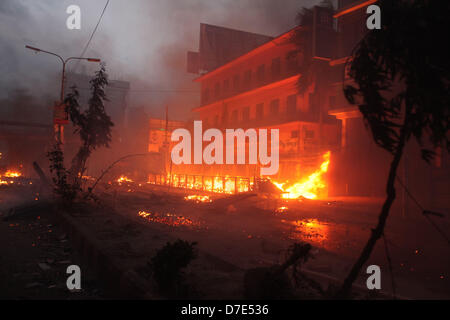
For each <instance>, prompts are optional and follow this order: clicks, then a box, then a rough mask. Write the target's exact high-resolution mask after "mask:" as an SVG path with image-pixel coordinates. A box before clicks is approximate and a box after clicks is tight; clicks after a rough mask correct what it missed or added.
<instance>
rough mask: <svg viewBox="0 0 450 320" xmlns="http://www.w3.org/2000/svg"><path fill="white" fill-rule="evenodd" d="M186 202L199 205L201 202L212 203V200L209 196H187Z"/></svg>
mask: <svg viewBox="0 0 450 320" xmlns="http://www.w3.org/2000/svg"><path fill="white" fill-rule="evenodd" d="M184 200H186V201H195V202H197V203H200V202H212V200H211V199H210V198H209V196H201V195H197V194H194V195H191V196H186V197H184Z"/></svg>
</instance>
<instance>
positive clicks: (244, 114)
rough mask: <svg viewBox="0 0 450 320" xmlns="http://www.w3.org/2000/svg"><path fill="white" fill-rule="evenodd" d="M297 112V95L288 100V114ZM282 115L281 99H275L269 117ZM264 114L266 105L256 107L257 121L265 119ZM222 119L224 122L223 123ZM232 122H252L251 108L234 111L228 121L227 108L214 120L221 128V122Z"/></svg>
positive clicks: (259, 104)
mask: <svg viewBox="0 0 450 320" xmlns="http://www.w3.org/2000/svg"><path fill="white" fill-rule="evenodd" d="M239 111H240V112H241V117H240V118H239ZM296 112H297V95H296V94H292V95H290V96H288V97H287V98H286V114H288V115H294V114H295V113H296ZM279 115H280V99H273V100H272V101H271V102H270V104H269V113H268V114H267V116H271V117H276V116H279ZM265 116H266V115H265V113H264V103H258V104H257V105H256V117H255V118H256V120H262V119H264V117H265ZM221 118H222V121H221ZM228 120H230V122H231V123H237V122H240V121H242V122H245V121H249V120H250V106H248V107H244V108H242V109H234V110H233V111H232V112H231V116H230V118H229V119H228V116H227V113H226V108H225V110H224V113H223V114H222V117H220V116H219V115H216V116H215V118H214V125H215V126H219V125H220V124H221V122H222V123H223V122H227V121H228Z"/></svg>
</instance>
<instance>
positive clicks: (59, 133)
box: [25, 46, 100, 144]
mask: <svg viewBox="0 0 450 320" xmlns="http://www.w3.org/2000/svg"><path fill="white" fill-rule="evenodd" d="M25 48H27V49H30V50H33V51H35V52H36V53H38V52H44V53H47V54H51V55H52V56H55V57H58V58H59V59H60V60H61V62H62V76H61V92H60V98H59V99H60V100H59V107H61V106H62V105H63V103H64V81H65V76H66V64H67V63H68V62H69V61H70V60H86V61H89V62H100V59H96V58H82V57H70V58H67V59H65V60H64V59H63V58H62V57H61V56H60V55H58V54H56V53H53V52H50V51H46V50H42V49H39V48H35V47H31V46H25ZM53 121H54V129H55V140H56V141H57V142H58V143H59V144H62V143H63V142H64V127H63V125H62V123H61V122H58V121H57V119H56V118H54V119H53Z"/></svg>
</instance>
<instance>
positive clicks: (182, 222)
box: [138, 211, 201, 227]
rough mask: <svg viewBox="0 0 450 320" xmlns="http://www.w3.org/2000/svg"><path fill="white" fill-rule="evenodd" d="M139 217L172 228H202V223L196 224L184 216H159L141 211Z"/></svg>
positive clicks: (169, 214) (168, 214)
mask: <svg viewBox="0 0 450 320" xmlns="http://www.w3.org/2000/svg"><path fill="white" fill-rule="evenodd" d="M138 214H139V216H140V217H142V218H144V219H145V220H147V221H149V222H156V223H160V224H165V225H168V226H171V227H180V226H189V227H200V226H201V223H200V222H195V221H193V220H191V219H189V218H186V217H183V216H177V215H175V214H172V213H166V214H159V213H152V212H146V211H139V213H138Z"/></svg>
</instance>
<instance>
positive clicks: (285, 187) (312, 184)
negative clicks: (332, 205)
mask: <svg viewBox="0 0 450 320" xmlns="http://www.w3.org/2000/svg"><path fill="white" fill-rule="evenodd" d="M330 154H331V152H330V151H328V152H327V153H325V154H324V155H323V159H324V161H323V162H322V164H321V165H320V168H319V169H318V170H316V171H315V172H313V173H312V174H311V175H309V176H308V177H307V178H306V179H304V180H301V181H300V182H295V183H293V184H292V183H288V182H286V183H278V182H273V184H275V185H276V186H277V187H278V188H279V189H280V190H281V191H283V194H282V198H284V199H298V198H301V197H303V198H306V199H317V198H318V196H319V194H320V192H321V191H322V190H324V189H325V188H326V187H327V183H326V181H325V179H324V178H323V176H324V174H325V173H326V172H327V171H328V166H329V164H330Z"/></svg>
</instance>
